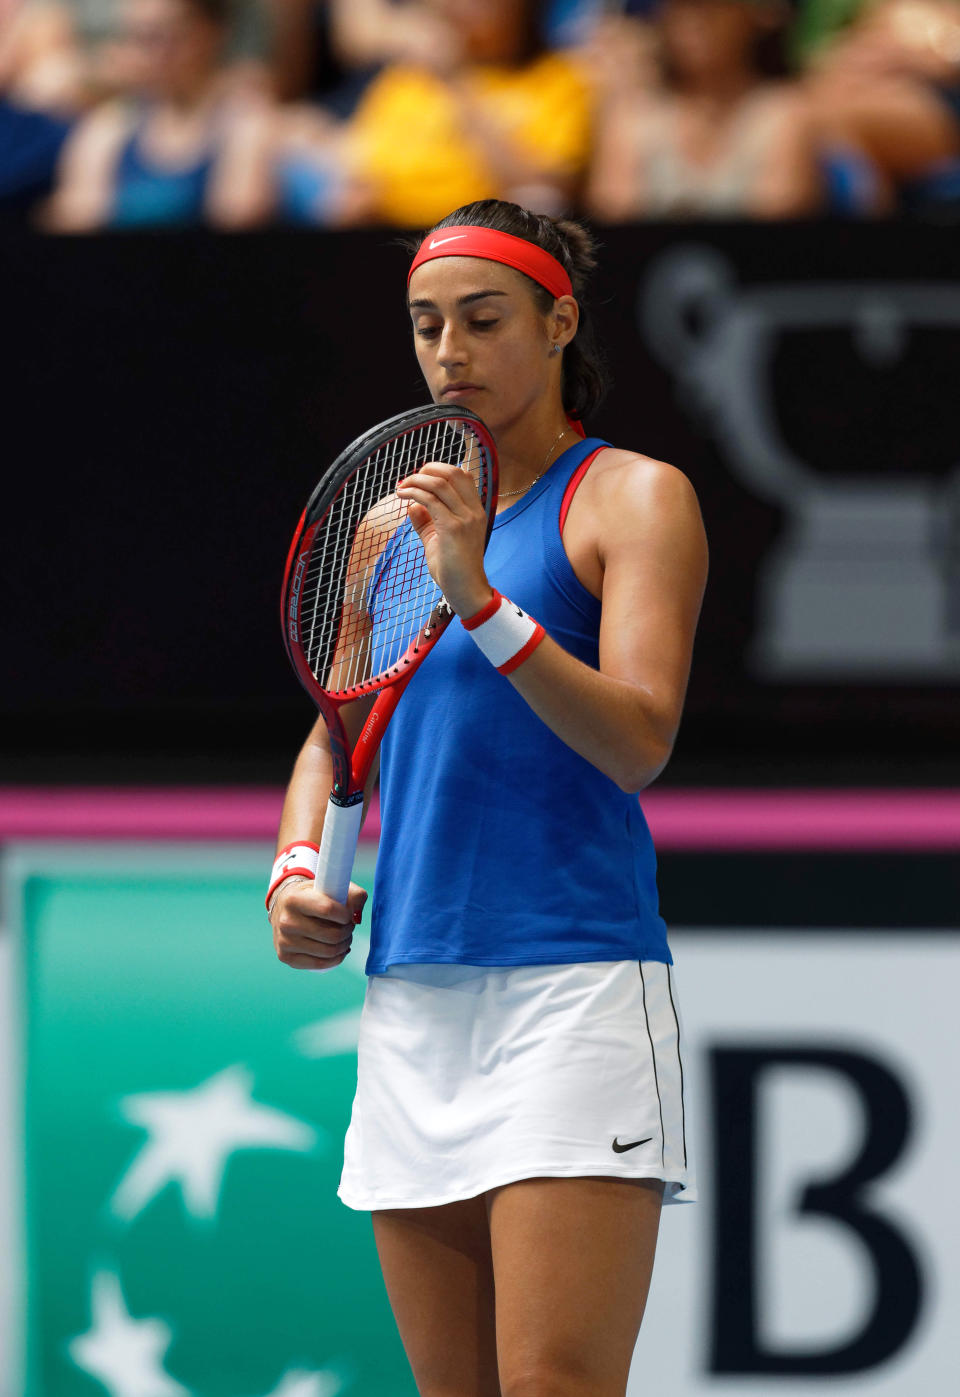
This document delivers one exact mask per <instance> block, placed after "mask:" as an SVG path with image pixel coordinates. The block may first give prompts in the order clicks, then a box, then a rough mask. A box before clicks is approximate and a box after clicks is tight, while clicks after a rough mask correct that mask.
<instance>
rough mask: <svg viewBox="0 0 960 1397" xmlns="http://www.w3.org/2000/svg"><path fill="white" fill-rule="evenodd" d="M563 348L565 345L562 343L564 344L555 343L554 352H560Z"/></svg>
mask: <svg viewBox="0 0 960 1397" xmlns="http://www.w3.org/2000/svg"><path fill="white" fill-rule="evenodd" d="M562 348H563V345H562V344H555V345H554V346H553V352H554V354H559V353H560V351H561V349H562Z"/></svg>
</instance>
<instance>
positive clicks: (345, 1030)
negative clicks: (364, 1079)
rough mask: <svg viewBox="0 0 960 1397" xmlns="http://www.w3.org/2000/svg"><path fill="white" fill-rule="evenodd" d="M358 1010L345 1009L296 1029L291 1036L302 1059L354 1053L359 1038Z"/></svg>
mask: <svg viewBox="0 0 960 1397" xmlns="http://www.w3.org/2000/svg"><path fill="white" fill-rule="evenodd" d="M360 1013H361V1011H360V1010H359V1009H346V1010H344V1012H343V1013H342V1014H331V1015H330V1017H329V1018H326V1019H318V1020H317V1022H316V1023H311V1024H306V1025H305V1026H304V1027H303V1028H298V1029H297V1031H296V1033H295V1034H294V1035H293V1041H294V1044H295V1045H296V1048H297V1051H298V1052H300V1053H302V1054H303V1056H304V1057H332V1056H335V1055H336V1054H337V1053H355V1052H356V1051H357V1040H358V1039H359V1037H360Z"/></svg>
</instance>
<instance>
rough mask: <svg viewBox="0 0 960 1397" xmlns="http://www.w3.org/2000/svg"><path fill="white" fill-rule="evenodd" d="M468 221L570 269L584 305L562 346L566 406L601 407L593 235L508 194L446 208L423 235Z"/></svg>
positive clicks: (579, 409)
mask: <svg viewBox="0 0 960 1397" xmlns="http://www.w3.org/2000/svg"><path fill="white" fill-rule="evenodd" d="M468 225H469V226H473V227H476V228H496V229H497V230H498V231H499V232H501V233H512V234H513V236H514V237H515V238H525V239H526V241H527V242H530V243H535V244H536V246H537V247H542V248H543V249H544V251H545V252H549V253H550V255H551V256H552V257H555V258H556V259H557V261H558V262H560V263H561V265H562V266H563V267H564V268H565V269H566V271H567V274H568V275H569V277H570V281H571V283H572V285H573V294H574V296H575V297H576V300H577V302H578V304H579V306H580V324H579V327H578V329H577V333H576V335H575V336H574V338H573V339H572V340H571V341H570V343H569V344H568V345H567V346H566V348H565V349H564V351H563V406H564V411H565V412H567V413H568V414H569V415H570V416H571V417H575V418H577V419H580V418H582V417H586V416H587V415H588V414H589V413H591V412H593V411H594V409H595V408H596V407H598V406H599V404H600V402H601V400H602V399H603V395H604V393H605V392H606V388H607V385H606V381H605V377H604V372H603V360H602V358H601V355H600V351H599V349H598V347H597V344H596V342H595V340H594V335H593V325H592V316H591V313H590V298H589V281H590V275H591V273H592V272H593V269H594V267H595V266H596V263H597V259H596V244H595V242H594V239H593V235H592V234H591V233H590V232H589V231H588V230H587V229H586V228H584V226H583V224H582V223H576V222H574V220H573V219H570V218H554V217H552V216H551V215H550V214H546V213H531V212H530V210H529V209H524V208H521V207H520V205H519V204H511V203H508V202H507V201H506V200H504V199H479V200H478V201H477V202H476V203H473V204H464V206H463V207H462V208H459V209H454V211H453V213H448V214H447V216H446V218H441V220H440V222H439V223H437V224H435V225H434V227H433V228H431V229H430V230H429V232H428V233H427V234H426V235H425V236H427V237H429V236H430V234H431V233H434V232H436V231H437V230H438V229H440V228H458V227H464V226H468ZM417 246H419V241H418V243H417ZM521 275H522V273H521ZM528 280H529V281H530V285H531V287H532V289H533V292H534V295H535V297H536V301H537V304H538V306H539V307H540V309H541V311H542V312H543V313H544V315H546V313H547V312H548V311H549V310H550V308H551V307H552V305H553V296H552V295H551V294H550V292H549V291H547V289H546V288H545V287H543V286H541V285H540V284H539V283H538V282H535V281H533V280H532V279H530V278H528Z"/></svg>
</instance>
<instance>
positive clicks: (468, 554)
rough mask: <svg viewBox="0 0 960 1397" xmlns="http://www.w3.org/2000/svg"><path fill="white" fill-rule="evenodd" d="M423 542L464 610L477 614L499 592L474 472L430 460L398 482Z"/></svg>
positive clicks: (449, 594)
mask: <svg viewBox="0 0 960 1397" xmlns="http://www.w3.org/2000/svg"><path fill="white" fill-rule="evenodd" d="M397 494H398V495H399V496H400V498H401V499H402V500H406V501H407V502H408V511H409V515H410V522H411V524H412V525H413V527H414V528H415V529H416V531H417V534H418V535H419V537H420V542H421V543H422V544H423V551H424V554H425V556H426V560H427V567H428V568H429V569H430V575H431V577H432V578H433V580H434V582H436V584H437V586H438V587H439V588H440V589H441V591H442V592H443V595H444V596H445V597H446V599H447V601H448V602H449V603H450V605H451V606H452V607H453V609H454V611H455V612H456V613H457V615H458V616H473V615H475V614H476V612H478V611H480V610H482V608H483V607H484V606H486V604H487V602H488V601H489V600H490V597H491V596H492V594H493V588H492V587H491V586H490V583H489V582H488V581H487V576H486V573H485V572H484V570H483V549H484V544H485V542H486V534H487V520H486V515H485V514H484V512H483V506H482V505H481V503H480V496H479V495H478V494H477V487H476V485H475V484H474V481H473V478H472V476H471V475H470V474H469V473H468V472H467V471H464V470H461V469H460V468H459V466H451V465H447V464H446V463H444V462H442V461H427V462H426V463H425V464H424V465H422V466H421V467H420V469H419V470H418V471H416V472H415V473H414V474H413V475H408V476H407V477H406V479H405V480H401V481H400V483H399V484H398V486H397Z"/></svg>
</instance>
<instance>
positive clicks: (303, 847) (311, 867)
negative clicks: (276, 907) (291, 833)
mask: <svg viewBox="0 0 960 1397" xmlns="http://www.w3.org/2000/svg"><path fill="white" fill-rule="evenodd" d="M319 857H320V846H319V844H310V843H303V844H288V845H287V847H286V848H285V849H281V850H280V852H279V854H278V855H277V857H276V860H275V862H274V865H273V872H272V873H271V874H270V885H269V887H268V888H267V897H266V906H267V911H268V912H270V911H272V910H273V899H274V897H275V896H276V894H277V892H278V891H279V888H280V884H281V883H285V882H286V881H287V879H288V878H314V877H315V876H316V872H317V859H318V858H319Z"/></svg>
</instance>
